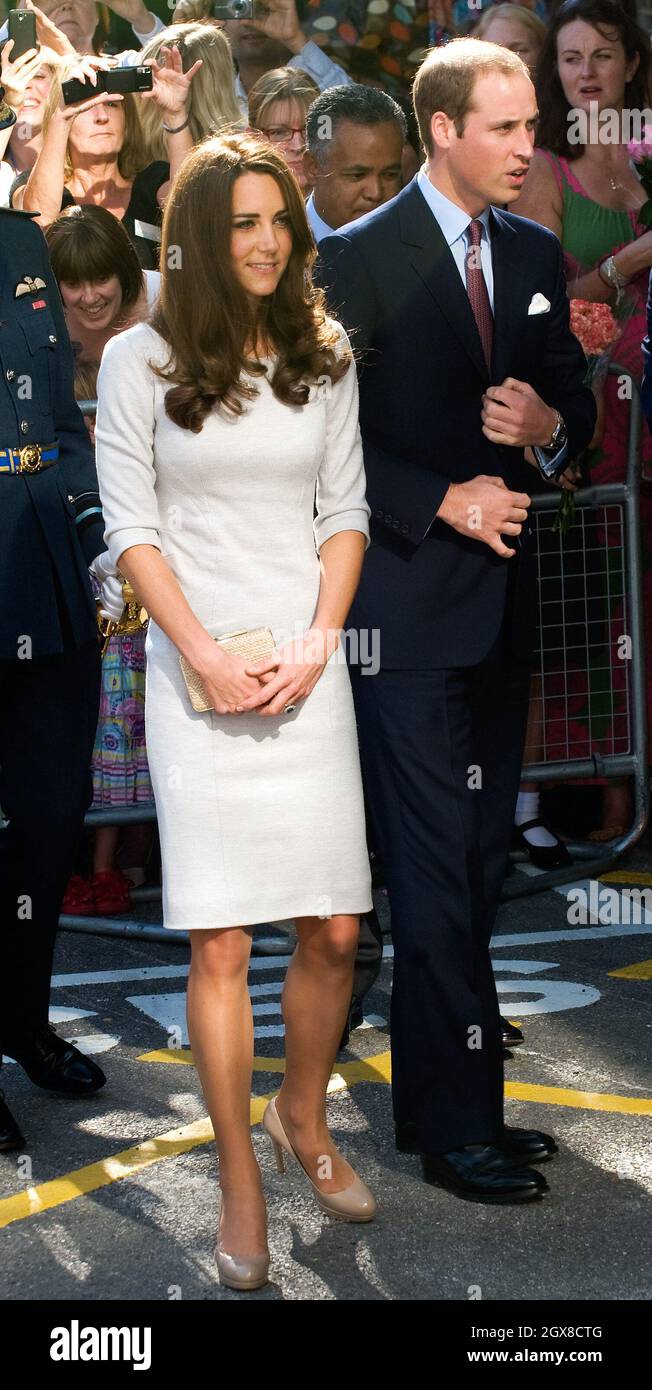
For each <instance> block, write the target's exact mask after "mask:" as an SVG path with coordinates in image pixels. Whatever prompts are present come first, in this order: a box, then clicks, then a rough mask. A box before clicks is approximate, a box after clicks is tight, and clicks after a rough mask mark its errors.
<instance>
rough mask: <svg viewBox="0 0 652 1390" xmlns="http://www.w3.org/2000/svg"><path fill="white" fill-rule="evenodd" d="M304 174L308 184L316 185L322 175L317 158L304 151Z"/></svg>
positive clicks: (308, 151)
mask: <svg viewBox="0 0 652 1390" xmlns="http://www.w3.org/2000/svg"><path fill="white" fill-rule="evenodd" d="M303 172H304V174H305V177H306V182H307V183H312V184H315V183H316V182H317V180H318V178H319V175H320V168H319V165H318V163H317V160H316V159H315V156H314V155H313V154H311V153H310V150H304V152H303Z"/></svg>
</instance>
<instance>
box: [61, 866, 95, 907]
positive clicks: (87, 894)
mask: <svg viewBox="0 0 652 1390" xmlns="http://www.w3.org/2000/svg"><path fill="white" fill-rule="evenodd" d="M61 911H62V912H64V913H66V915H67V916H68V917H92V916H93V915H94V914H95V913H96V912H97V908H96V906H95V898H94V895H93V889H92V887H91V884H90V883H89V881H88V879H87V878H82V876H81V874H73V876H72V878H71V879H70V881H69V883H68V887H67V888H66V891H65V893H64V895H63V902H62V904H61Z"/></svg>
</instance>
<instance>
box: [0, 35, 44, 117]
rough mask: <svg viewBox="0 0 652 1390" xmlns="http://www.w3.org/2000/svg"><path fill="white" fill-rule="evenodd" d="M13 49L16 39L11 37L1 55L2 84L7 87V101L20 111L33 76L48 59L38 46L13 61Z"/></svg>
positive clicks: (0, 79) (0, 80) (0, 81)
mask: <svg viewBox="0 0 652 1390" xmlns="http://www.w3.org/2000/svg"><path fill="white" fill-rule="evenodd" d="M13 50H14V41H13V39H9V41H8V43H6V44H4V46H3V49H2V55H1V56H0V85H1V86H3V87H4V89H5V101H7V102H8V103H9V105H10V106H12V107H13V109H14V111H20V108H21V106H22V104H23V102H24V100H25V92H26V91H27V88H28V87H29V84H30V82H31V80H32V78H33V77H36V74H37V72H38V71H39V68H40V67H41V64H42V63H43V62H44V61H45V62H47V59H44V58H43V55H42V54H41V53H39V51H38V49H37V48H30V49H28V50H27V53H21V55H20V56H19V57H18V58H16V60H15V61H12V58H11V54H12V53H13Z"/></svg>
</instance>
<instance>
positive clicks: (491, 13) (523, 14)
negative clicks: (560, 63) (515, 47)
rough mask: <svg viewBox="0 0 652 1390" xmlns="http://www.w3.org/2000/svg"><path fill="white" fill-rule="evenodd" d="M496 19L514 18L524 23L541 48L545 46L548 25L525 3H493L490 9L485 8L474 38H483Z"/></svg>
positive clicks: (524, 26) (519, 22)
mask: <svg viewBox="0 0 652 1390" xmlns="http://www.w3.org/2000/svg"><path fill="white" fill-rule="evenodd" d="M495 19H513V20H514V23H515V24H522V25H523V28H524V29H527V30H528V31H529V33H530V35H531V36H532V38H533V39H536V41H537V44H538V46H539V48H542V47H543V40H544V39H545V37H546V26H545V24H544V22H543V20H542V19H540V18H539V16H538V14H535V13H534V11H533V10H527V9H526V8H525V5H511V4H500V5H491V6H490V8H489V9H488V10H483V11H482V14H481V15H480V18H479V20H478V22H477V24H476V26H475V29H474V30H473V35H472V37H473V38H474V39H483V38H484V36H485V34H486V32H487V29H490V28H491V25H492V24H493V22H494V20H495Z"/></svg>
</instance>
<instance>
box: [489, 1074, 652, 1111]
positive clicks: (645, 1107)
mask: <svg viewBox="0 0 652 1390" xmlns="http://www.w3.org/2000/svg"><path fill="white" fill-rule="evenodd" d="M505 1095H506V1096H507V1097H508V1099H509V1100H530V1101H534V1102H536V1103H537V1104H538V1105H570V1106H572V1107H573V1109H575V1110H607V1111H610V1112H614V1113H616V1114H622V1115H652V1098H650V1099H648V1098H647V1097H645V1096H611V1095H608V1094H607V1093H606V1092H604V1091H602V1092H600V1091H571V1090H567V1089H566V1087H564V1086H538V1085H532V1084H527V1083H525V1082H523V1081H507V1082H506V1083H505Z"/></svg>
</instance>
